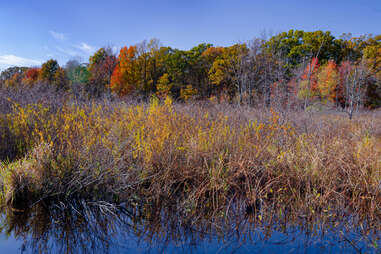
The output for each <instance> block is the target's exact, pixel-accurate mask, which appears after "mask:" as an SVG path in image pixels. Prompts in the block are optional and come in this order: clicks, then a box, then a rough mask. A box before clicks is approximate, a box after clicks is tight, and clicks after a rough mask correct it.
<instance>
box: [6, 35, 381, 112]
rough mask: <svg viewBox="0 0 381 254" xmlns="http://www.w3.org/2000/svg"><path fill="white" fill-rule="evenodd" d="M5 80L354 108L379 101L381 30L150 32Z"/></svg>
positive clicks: (93, 91) (13, 72)
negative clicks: (171, 43) (253, 34)
mask: <svg viewBox="0 0 381 254" xmlns="http://www.w3.org/2000/svg"><path fill="white" fill-rule="evenodd" d="M0 83H1V86H3V87H15V86H19V85H27V86H33V85H35V84H38V83H46V84H51V85H53V86H56V87H57V89H67V90H70V89H73V88H74V87H80V88H81V89H83V91H84V92H85V93H86V94H87V95H88V96H90V97H100V96H102V95H103V94H105V93H115V94H117V95H119V96H127V95H128V96H139V97H142V98H149V97H150V96H152V95H155V96H157V97H159V98H165V97H167V96H171V97H172V98H174V99H176V100H180V101H189V100H201V99H211V100H216V101H219V102H221V101H228V102H230V103H240V104H249V105H258V104H260V105H264V106H267V107H274V106H280V107H288V108H301V109H308V108H310V107H313V106H314V105H329V106H332V107H338V108H341V109H345V110H346V111H347V112H348V113H350V114H352V113H353V111H355V110H357V109H359V108H361V107H367V108H377V107H380V106H381V35H377V36H372V35H363V36H359V37H353V36H352V35H351V34H343V35H342V36H340V37H338V38H335V36H333V35H332V34H331V32H329V31H313V32H305V31H301V30H290V31H288V32H283V33H279V34H277V35H274V36H272V37H270V38H255V39H253V40H251V41H249V42H245V43H237V44H235V45H232V46H227V47H218V46H214V45H212V44H207V43H202V44H199V45H197V46H195V47H193V48H191V49H190V50H180V49H174V48H171V47H167V46H163V45H161V43H160V41H159V40H157V39H152V40H150V41H143V42H141V43H138V44H136V45H131V46H128V47H127V46H126V47H122V48H121V50H120V52H119V53H118V54H117V53H115V52H113V51H112V50H111V49H110V48H107V47H104V48H100V49H99V50H98V51H97V52H95V54H94V55H92V56H91V57H90V59H89V62H88V63H79V62H78V61H76V60H71V61H69V62H68V63H67V64H66V65H65V66H63V67H61V66H59V64H58V63H57V61H56V60H53V59H51V60H48V61H47V62H45V63H44V64H42V66H41V67H34V68H26V67H11V68H8V69H6V70H5V71H3V72H2V73H1V75H0Z"/></svg>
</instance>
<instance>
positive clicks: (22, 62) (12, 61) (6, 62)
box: [0, 55, 41, 67]
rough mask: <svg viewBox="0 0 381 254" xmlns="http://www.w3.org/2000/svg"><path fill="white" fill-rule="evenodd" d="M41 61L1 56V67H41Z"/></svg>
mask: <svg viewBox="0 0 381 254" xmlns="http://www.w3.org/2000/svg"><path fill="white" fill-rule="evenodd" d="M40 64H41V61H39V60H34V59H29V58H24V57H19V56H15V55H2V56H0V65H1V66H2V67H9V66H34V65H40Z"/></svg>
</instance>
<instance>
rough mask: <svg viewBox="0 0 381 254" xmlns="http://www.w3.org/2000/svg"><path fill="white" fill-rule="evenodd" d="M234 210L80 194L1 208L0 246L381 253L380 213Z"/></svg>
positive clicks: (1, 249) (4, 249)
mask: <svg viewBox="0 0 381 254" xmlns="http://www.w3.org/2000/svg"><path fill="white" fill-rule="evenodd" d="M235 212H237V211H233V212H232V214H230V215H229V216H211V215H210V214H203V212H202V211H200V212H197V211H195V212H194V213H193V215H191V216H184V215H181V214H180V213H179V212H178V211H177V210H176V209H175V210H174V209H169V208H167V207H160V208H158V207H136V206H127V205H122V206H119V207H114V206H110V205H108V204H107V203H99V202H98V203H92V202H84V201H80V202H75V203H73V204H70V205H68V204H65V203H59V204H54V205H52V204H50V205H46V204H41V205H36V206H34V207H33V208H32V209H30V210H28V211H15V210H12V209H5V210H4V211H3V214H2V216H1V237H0V239H1V240H0V253H111V254H112V253H381V248H380V246H381V241H380V237H381V235H380V231H379V229H380V224H379V223H378V221H370V220H367V219H364V218H355V217H354V216H346V217H341V219H338V217H334V216H331V215H328V216H325V217H323V216H320V217H319V218H318V216H317V218H312V217H304V216H300V215H298V216H292V215H289V216H287V215H279V214H276V215H271V216H267V217H266V218H265V217H259V216H254V215H251V216H248V215H247V214H246V215H244V214H242V213H238V212H237V213H236V214H234V213H235Z"/></svg>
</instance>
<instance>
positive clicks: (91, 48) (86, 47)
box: [77, 42, 95, 54]
mask: <svg viewBox="0 0 381 254" xmlns="http://www.w3.org/2000/svg"><path fill="white" fill-rule="evenodd" d="M77 48H78V49H80V50H82V51H84V52H86V53H89V54H90V53H93V52H94V51H95V47H94V46H91V45H89V44H87V43H85V42H82V43H81V44H80V45H78V46H77Z"/></svg>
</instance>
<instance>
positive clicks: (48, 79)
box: [38, 59, 60, 84]
mask: <svg viewBox="0 0 381 254" xmlns="http://www.w3.org/2000/svg"><path fill="white" fill-rule="evenodd" d="M59 67H60V66H59V65H58V63H57V61H56V60H54V59H50V60H48V61H46V62H45V63H43V64H42V66H41V70H40V72H39V76H38V79H39V81H42V82H45V83H48V84H51V83H52V82H53V81H54V76H55V74H56V72H57V70H58V69H59Z"/></svg>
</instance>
